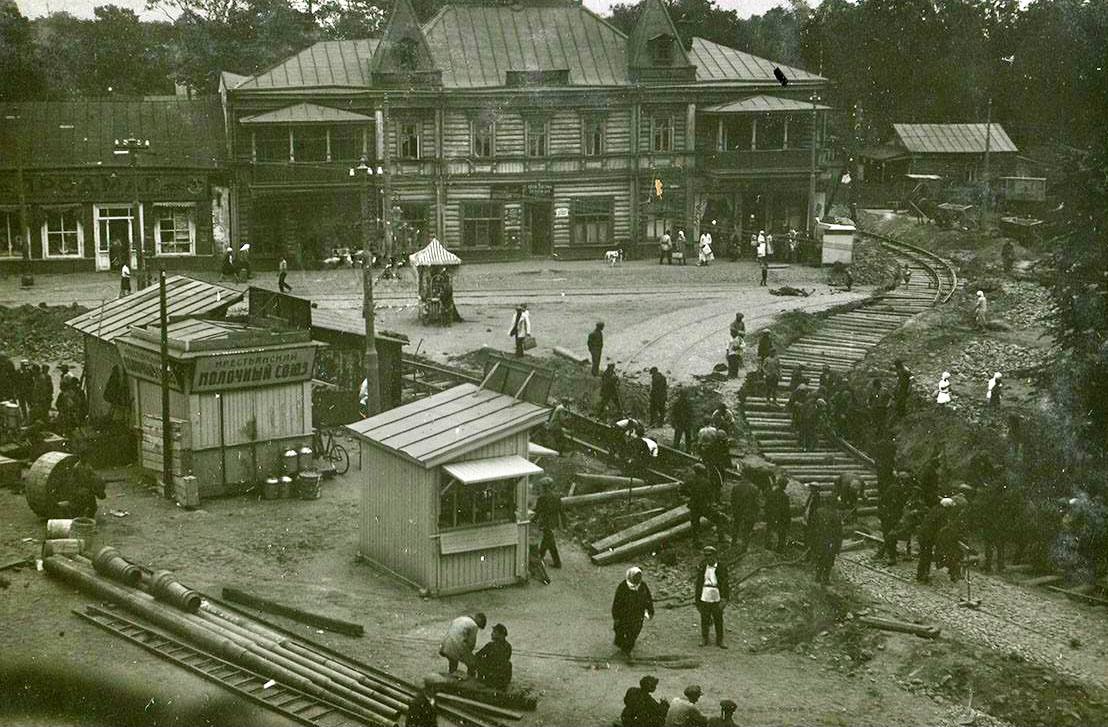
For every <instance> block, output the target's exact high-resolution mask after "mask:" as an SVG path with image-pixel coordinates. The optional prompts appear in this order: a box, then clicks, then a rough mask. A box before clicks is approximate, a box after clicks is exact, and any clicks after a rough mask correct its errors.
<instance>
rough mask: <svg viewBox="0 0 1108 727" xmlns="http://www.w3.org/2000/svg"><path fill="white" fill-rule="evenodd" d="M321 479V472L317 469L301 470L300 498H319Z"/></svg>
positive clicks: (298, 485) (298, 486)
mask: <svg viewBox="0 0 1108 727" xmlns="http://www.w3.org/2000/svg"><path fill="white" fill-rule="evenodd" d="M319 481H320V476H319V473H318V472H316V471H315V470H305V471H304V472H301V473H300V481H299V482H298V483H297V488H298V491H299V493H300V499H301V500H318V499H319V496H320V488H319Z"/></svg>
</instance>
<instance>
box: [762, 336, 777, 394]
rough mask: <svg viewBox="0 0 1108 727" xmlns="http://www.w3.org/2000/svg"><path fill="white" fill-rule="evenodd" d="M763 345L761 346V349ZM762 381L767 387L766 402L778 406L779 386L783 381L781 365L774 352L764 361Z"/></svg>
mask: <svg viewBox="0 0 1108 727" xmlns="http://www.w3.org/2000/svg"><path fill="white" fill-rule="evenodd" d="M760 348H761V344H759V349H760ZM762 380H763V381H764V382H765V387H766V401H767V402H768V403H770V404H774V405H776V404H777V385H778V382H780V381H781V364H780V363H779V362H778V361H777V356H775V355H774V354H773V353H772V352H771V353H770V354H769V355H768V356H766V358H765V360H763V361H762Z"/></svg>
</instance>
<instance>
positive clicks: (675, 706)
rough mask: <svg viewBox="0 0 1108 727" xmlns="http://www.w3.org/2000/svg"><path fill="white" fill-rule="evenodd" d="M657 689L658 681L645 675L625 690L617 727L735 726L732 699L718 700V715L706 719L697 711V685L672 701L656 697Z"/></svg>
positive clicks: (699, 689) (735, 703) (688, 687)
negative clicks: (674, 726)
mask: <svg viewBox="0 0 1108 727" xmlns="http://www.w3.org/2000/svg"><path fill="white" fill-rule="evenodd" d="M657 689H658V678H657V677H655V676H651V675H649V674H648V675H646V676H644V677H642V678H641V679H639V686H637V687H630V688H629V689H628V690H627V692H626V693H625V694H624V695H623V712H621V713H620V716H619V723H618V724H619V725H620V727H668V726H669V725H681V726H682V727H683V726H684V725H690V726H692V725H697V726H699V725H706V726H707V727H728V726H729V725H734V724H735V720H734V716H735V710H737V709H738V708H739V705H738V703H737V702H735V701H734V700H732V699H721V700H720V702H719V714H718V715H713V716H711V717H708V716H706V715H705V714H704V713H703V712H702V711H701V709H700V698H701V697H702V696H704V690H703V689H702V688H701V687H700V685H698V684H690V685H689V686H687V687H685V689H684V690H683V691H682V693H681V696H679V697H675V698H674V699H673V700H672V701H667V700H665V699H661V698H659V697H655V696H654V692H655V691H657Z"/></svg>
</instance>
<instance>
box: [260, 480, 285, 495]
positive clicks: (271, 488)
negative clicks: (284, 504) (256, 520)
mask: <svg viewBox="0 0 1108 727" xmlns="http://www.w3.org/2000/svg"><path fill="white" fill-rule="evenodd" d="M280 496H281V481H280V480H279V479H277V478H276V477H269V478H267V479H266V481H265V484H263V485H262V499H263V500H276V499H277V498H278V497H280Z"/></svg>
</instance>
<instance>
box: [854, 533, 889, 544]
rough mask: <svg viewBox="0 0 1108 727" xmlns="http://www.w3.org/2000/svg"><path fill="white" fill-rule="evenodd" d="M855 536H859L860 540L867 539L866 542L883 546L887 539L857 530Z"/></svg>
mask: <svg viewBox="0 0 1108 727" xmlns="http://www.w3.org/2000/svg"><path fill="white" fill-rule="evenodd" d="M854 534H855V535H857V536H858V537H860V538H865V539H866V540H872V541H873V542H875V543H881V545H884V544H885V539H884V538H882V537H881V536H880V535H874V534H873V533H867V532H865V531H864V530H855V531H854Z"/></svg>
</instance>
